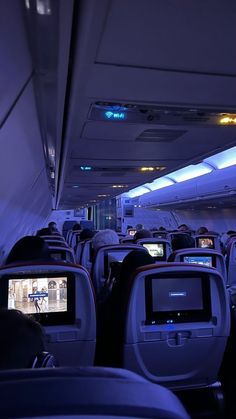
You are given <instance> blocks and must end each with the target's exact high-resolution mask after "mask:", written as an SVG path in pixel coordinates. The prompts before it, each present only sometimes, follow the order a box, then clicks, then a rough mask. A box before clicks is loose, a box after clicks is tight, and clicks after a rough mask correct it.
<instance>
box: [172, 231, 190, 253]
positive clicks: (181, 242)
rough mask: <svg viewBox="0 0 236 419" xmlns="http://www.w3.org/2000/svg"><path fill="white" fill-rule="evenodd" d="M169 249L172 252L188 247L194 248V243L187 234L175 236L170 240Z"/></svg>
mask: <svg viewBox="0 0 236 419" xmlns="http://www.w3.org/2000/svg"><path fill="white" fill-rule="evenodd" d="M171 247H172V250H173V252H174V251H175V250H178V249H185V248H188V247H195V241H194V239H193V237H191V236H189V234H184V233H183V234H181V233H180V234H175V236H174V237H173V239H172V240H171Z"/></svg>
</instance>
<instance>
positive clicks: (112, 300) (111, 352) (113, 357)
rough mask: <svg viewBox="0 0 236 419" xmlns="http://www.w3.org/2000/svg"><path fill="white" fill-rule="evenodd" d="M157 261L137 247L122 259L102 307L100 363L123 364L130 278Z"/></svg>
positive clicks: (98, 352)
mask: <svg viewBox="0 0 236 419" xmlns="http://www.w3.org/2000/svg"><path fill="white" fill-rule="evenodd" d="M153 263H155V260H154V259H153V257H152V256H151V255H150V254H149V253H148V252H145V251H143V250H139V249H138V250H133V251H132V252H130V253H128V255H127V256H126V257H125V258H124V260H123V262H122V263H121V269H120V274H119V277H118V278H116V281H115V283H114V286H113V288H112V292H111V294H110V297H109V298H108V299H107V300H106V301H105V303H103V304H102V305H101V306H100V307H99V312H98V339H97V352H96V363H97V364H99V365H109V366H113V367H117V366H121V365H122V362H121V347H120V346H121V343H122V340H123V333H122V331H123V330H124V322H125V315H126V313H124V310H123V307H124V300H125V299H126V298H127V290H128V288H129V284H130V282H129V280H130V278H131V276H132V274H133V273H134V272H135V270H136V269H137V268H139V267H141V266H145V265H150V264H153Z"/></svg>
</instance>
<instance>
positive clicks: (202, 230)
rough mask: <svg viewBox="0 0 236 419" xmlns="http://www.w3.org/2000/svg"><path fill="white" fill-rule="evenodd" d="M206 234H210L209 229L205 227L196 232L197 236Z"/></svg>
mask: <svg viewBox="0 0 236 419" xmlns="http://www.w3.org/2000/svg"><path fill="white" fill-rule="evenodd" d="M205 233H208V229H207V228H206V227H204V226H202V227H199V228H198V229H197V231H196V234H197V235H200V234H205Z"/></svg>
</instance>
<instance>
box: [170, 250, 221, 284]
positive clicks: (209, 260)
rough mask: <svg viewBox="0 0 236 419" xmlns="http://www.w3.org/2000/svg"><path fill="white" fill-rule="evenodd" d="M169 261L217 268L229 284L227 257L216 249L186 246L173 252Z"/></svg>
mask: <svg viewBox="0 0 236 419" xmlns="http://www.w3.org/2000/svg"><path fill="white" fill-rule="evenodd" d="M168 262H185V263H195V264H199V265H202V266H203V265H204V266H212V267H213V268H216V269H217V270H218V271H219V272H220V273H221V275H222V276H223V278H224V280H225V283H226V284H227V271H226V265H225V259H224V256H223V255H222V253H221V252H219V251H217V250H214V249H206V248H204V249H202V248H186V249H178V250H176V251H175V252H173V253H171V255H170V256H169V259H168Z"/></svg>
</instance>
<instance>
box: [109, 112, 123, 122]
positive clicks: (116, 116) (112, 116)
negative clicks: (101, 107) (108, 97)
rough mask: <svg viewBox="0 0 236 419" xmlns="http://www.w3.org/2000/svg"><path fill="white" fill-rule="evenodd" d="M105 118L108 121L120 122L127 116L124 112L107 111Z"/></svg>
mask: <svg viewBox="0 0 236 419" xmlns="http://www.w3.org/2000/svg"><path fill="white" fill-rule="evenodd" d="M105 117H106V119H109V120H116V121H119V120H123V119H125V117H126V115H125V113H124V112H112V111H106V112H105Z"/></svg>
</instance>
